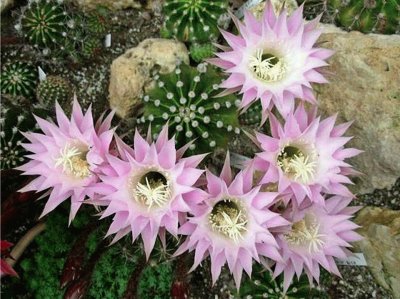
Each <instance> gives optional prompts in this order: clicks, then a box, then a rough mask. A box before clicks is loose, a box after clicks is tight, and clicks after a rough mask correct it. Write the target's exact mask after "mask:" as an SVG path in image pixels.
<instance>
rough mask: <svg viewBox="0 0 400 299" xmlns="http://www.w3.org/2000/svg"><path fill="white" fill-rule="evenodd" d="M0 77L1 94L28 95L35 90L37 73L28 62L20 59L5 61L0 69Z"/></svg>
mask: <svg viewBox="0 0 400 299" xmlns="http://www.w3.org/2000/svg"><path fill="white" fill-rule="evenodd" d="M0 78H1V79H0V85H1V93H2V94H9V95H12V96H19V95H21V96H25V97H29V96H31V95H33V94H34V92H35V87H36V84H37V73H36V69H35V67H34V66H33V65H32V64H30V63H26V62H22V61H16V62H9V63H6V64H4V65H3V67H2V69H1V77H0Z"/></svg>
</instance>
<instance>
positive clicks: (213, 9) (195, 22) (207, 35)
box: [162, 0, 227, 42]
mask: <svg viewBox="0 0 400 299" xmlns="http://www.w3.org/2000/svg"><path fill="white" fill-rule="evenodd" d="M226 8H227V1H226V0H214V1H211V0H166V1H165V4H164V7H163V9H164V14H165V16H166V17H165V29H166V30H163V31H162V32H163V35H165V36H164V37H171V36H173V37H176V38H177V39H178V40H180V41H184V42H186V41H191V42H205V41H210V40H214V39H216V38H217V37H218V36H219V29H218V18H219V17H220V16H221V15H222V14H223V13H225V12H226Z"/></svg>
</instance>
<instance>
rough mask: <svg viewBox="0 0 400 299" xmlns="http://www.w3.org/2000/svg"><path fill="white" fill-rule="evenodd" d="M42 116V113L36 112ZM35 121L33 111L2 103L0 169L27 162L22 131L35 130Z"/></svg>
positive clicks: (0, 117)
mask: <svg viewBox="0 0 400 299" xmlns="http://www.w3.org/2000/svg"><path fill="white" fill-rule="evenodd" d="M35 113H37V114H40V111H35ZM35 124H36V122H35V120H34V118H33V116H32V114H31V111H29V110H27V109H25V108H23V107H20V106H15V105H13V104H11V103H9V102H8V101H6V102H4V99H3V102H2V105H1V116H0V127H1V131H0V141H1V147H0V166H1V167H0V169H10V168H14V167H17V166H19V165H21V164H23V163H24V162H25V159H26V158H25V156H24V155H25V154H26V153H27V152H26V151H25V149H24V148H23V147H22V146H21V143H22V142H24V141H25V137H24V136H23V135H22V134H21V131H27V130H32V129H33V128H35Z"/></svg>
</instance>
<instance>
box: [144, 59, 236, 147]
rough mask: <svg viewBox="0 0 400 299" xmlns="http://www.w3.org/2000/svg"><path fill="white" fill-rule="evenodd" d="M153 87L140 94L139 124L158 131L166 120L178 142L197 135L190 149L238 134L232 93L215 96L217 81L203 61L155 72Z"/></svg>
mask: <svg viewBox="0 0 400 299" xmlns="http://www.w3.org/2000/svg"><path fill="white" fill-rule="evenodd" d="M155 80H156V87H155V88H153V89H152V90H151V91H150V92H149V93H148V94H146V95H145V96H143V101H144V115H143V116H142V117H141V118H139V119H138V122H139V123H141V124H151V127H152V129H153V131H154V132H159V131H160V130H161V128H162V126H163V125H164V124H165V123H166V122H168V124H169V128H170V132H171V134H175V138H176V140H177V142H178V145H180V146H182V145H184V144H186V143H187V140H193V139H196V138H197V141H196V144H194V143H193V144H192V145H191V147H190V149H191V150H192V151H195V152H196V151H200V152H206V151H209V150H211V149H213V148H215V147H217V146H220V147H223V146H225V145H226V144H227V142H228V140H229V135H231V134H232V133H236V134H239V133H240V129H239V127H238V117H237V106H236V105H238V102H239V103H240V101H239V100H237V98H236V97H235V96H233V95H229V96H220V97H216V96H217V95H218V94H219V93H220V90H219V83H220V81H221V79H220V76H219V75H218V73H217V72H216V71H215V70H214V69H213V68H211V67H209V66H208V65H207V64H205V63H202V64H199V65H198V66H197V68H195V67H190V66H187V65H185V64H181V65H180V66H177V68H176V69H175V71H174V72H172V73H170V74H166V75H156V76H155Z"/></svg>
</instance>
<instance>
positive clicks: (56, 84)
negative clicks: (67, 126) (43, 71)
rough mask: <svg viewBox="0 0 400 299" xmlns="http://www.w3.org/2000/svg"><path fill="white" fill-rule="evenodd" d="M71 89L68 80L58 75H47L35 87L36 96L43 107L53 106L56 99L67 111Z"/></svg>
mask: <svg viewBox="0 0 400 299" xmlns="http://www.w3.org/2000/svg"><path fill="white" fill-rule="evenodd" d="M72 96H73V89H72V86H71V84H70V82H69V81H68V80H67V79H64V78H63V77H60V76H47V78H46V79H45V80H43V81H41V82H40V83H39V85H38V86H37V88H36V98H37V100H38V101H39V103H40V104H41V106H42V107H44V108H54V107H55V102H56V101H57V102H58V103H59V104H60V105H61V107H63V109H64V110H65V111H67V112H69V111H71V103H72Z"/></svg>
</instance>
